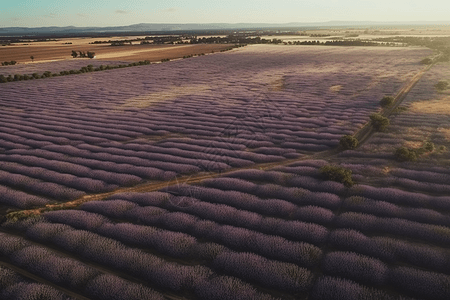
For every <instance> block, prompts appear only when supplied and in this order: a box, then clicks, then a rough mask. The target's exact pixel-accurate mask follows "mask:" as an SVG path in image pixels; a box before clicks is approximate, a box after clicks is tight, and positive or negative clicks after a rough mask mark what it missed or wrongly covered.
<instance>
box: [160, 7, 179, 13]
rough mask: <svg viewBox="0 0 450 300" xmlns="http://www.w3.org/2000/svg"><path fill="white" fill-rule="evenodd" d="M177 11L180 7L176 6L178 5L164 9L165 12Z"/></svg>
mask: <svg viewBox="0 0 450 300" xmlns="http://www.w3.org/2000/svg"><path fill="white" fill-rule="evenodd" d="M176 11H178V8H176V7H170V8H167V9H163V12H168V13H173V12H176Z"/></svg>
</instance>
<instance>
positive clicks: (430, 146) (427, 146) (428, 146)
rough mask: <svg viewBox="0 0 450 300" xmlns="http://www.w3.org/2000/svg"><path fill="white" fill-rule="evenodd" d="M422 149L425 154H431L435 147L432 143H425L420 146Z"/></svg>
mask: <svg viewBox="0 0 450 300" xmlns="http://www.w3.org/2000/svg"><path fill="white" fill-rule="evenodd" d="M422 149H424V150H425V151H426V152H433V151H434V150H435V149H436V147H435V146H434V143H432V142H425V143H424V144H423V146H422Z"/></svg>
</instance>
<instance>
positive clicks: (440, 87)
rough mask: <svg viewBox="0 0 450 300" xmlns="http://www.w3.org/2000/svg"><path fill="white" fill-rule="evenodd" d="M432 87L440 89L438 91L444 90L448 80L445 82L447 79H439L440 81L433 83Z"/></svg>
mask: <svg viewBox="0 0 450 300" xmlns="http://www.w3.org/2000/svg"><path fill="white" fill-rule="evenodd" d="M434 87H435V88H436V89H438V90H440V91H443V90H445V89H446V88H447V87H448V82H447V81H444V80H441V81H439V82H438V83H436V84H435V85H434Z"/></svg>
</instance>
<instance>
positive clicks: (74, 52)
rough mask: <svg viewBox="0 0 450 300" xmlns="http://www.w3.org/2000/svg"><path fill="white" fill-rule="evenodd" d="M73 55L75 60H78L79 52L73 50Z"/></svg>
mask: <svg viewBox="0 0 450 300" xmlns="http://www.w3.org/2000/svg"><path fill="white" fill-rule="evenodd" d="M71 55H72V57H73V58H77V56H78V53H77V51H75V50H72V54H71Z"/></svg>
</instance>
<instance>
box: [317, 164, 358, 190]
mask: <svg viewBox="0 0 450 300" xmlns="http://www.w3.org/2000/svg"><path fill="white" fill-rule="evenodd" d="M320 174H321V176H322V178H323V179H325V180H332V181H337V182H340V183H343V184H344V185H345V186H346V187H351V186H352V185H353V184H354V182H353V179H352V170H349V169H346V168H343V167H339V166H335V165H326V166H323V167H322V168H320Z"/></svg>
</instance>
